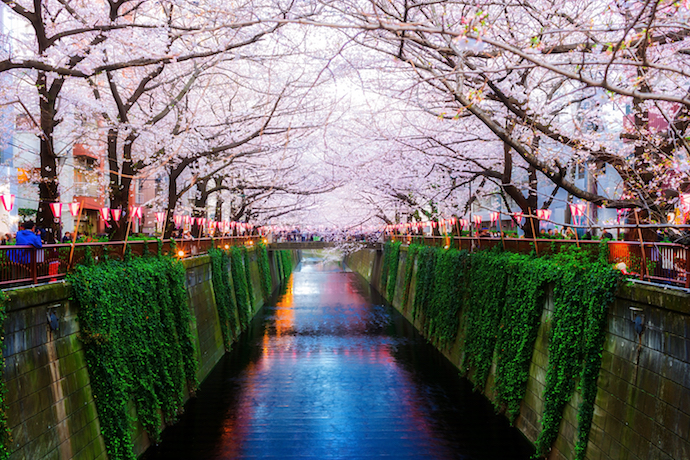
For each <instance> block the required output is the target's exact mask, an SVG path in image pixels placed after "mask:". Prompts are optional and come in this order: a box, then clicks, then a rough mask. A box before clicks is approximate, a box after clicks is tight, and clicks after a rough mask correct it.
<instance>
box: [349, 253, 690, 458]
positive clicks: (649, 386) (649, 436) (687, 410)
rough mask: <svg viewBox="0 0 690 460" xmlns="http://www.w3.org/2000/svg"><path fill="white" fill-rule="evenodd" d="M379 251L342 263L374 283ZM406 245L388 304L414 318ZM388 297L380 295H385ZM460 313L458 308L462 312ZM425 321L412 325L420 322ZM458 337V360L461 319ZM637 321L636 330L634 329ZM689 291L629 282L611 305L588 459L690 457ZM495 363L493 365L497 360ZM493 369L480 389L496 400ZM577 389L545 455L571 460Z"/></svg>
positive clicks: (543, 339) (544, 341)
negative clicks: (407, 289) (407, 280)
mask: <svg viewBox="0 0 690 460" xmlns="http://www.w3.org/2000/svg"><path fill="white" fill-rule="evenodd" d="M382 255H383V253H382V251H376V250H361V251H358V252H355V253H353V254H350V255H349V256H347V257H346V264H347V265H348V266H349V267H350V268H351V269H352V270H353V271H355V272H357V273H359V274H360V275H362V276H363V277H364V278H365V279H366V280H367V281H369V282H370V283H371V284H372V285H373V286H374V287H375V288H377V289H378V288H379V281H380V279H381V266H382ZM405 259H406V250H405V248H402V249H401V252H400V263H399V266H398V276H397V277H396V280H397V285H396V289H395V298H394V299H389V301H390V302H391V303H392V304H393V306H394V307H395V308H396V309H397V310H399V311H400V312H401V313H402V314H403V315H404V316H405V317H406V318H407V319H408V320H410V321H412V314H411V313H412V312H411V310H412V308H411V307H412V305H411V304H412V299H414V292H415V276H414V273H416V267H415V269H414V270H415V272H413V278H412V284H411V286H410V293H409V299H410V300H409V301H408V303H407V304H406V305H402V304H401V303H402V297H403V296H402V291H403V288H404V278H405V276H404V274H405V262H406V260H405ZM382 294H384V295H385V293H382ZM552 313H553V299H552V296H551V295H547V298H546V305H545V308H544V312H543V315H542V321H541V325H540V328H539V335H538V338H537V341H536V343H535V346H534V352H533V355H532V362H531V366H530V376H529V380H528V384H527V393H526V395H525V398H524V400H523V401H522V405H521V410H520V415H519V417H518V418H517V419H516V421H515V426H516V427H517V428H518V429H519V430H520V431H521V432H522V433H523V434H524V435H525V436H526V437H527V438H528V439H529V440H530V441H532V442H534V441H536V439H537V436H538V434H539V432H540V431H541V417H542V412H543V407H544V401H543V397H542V393H543V390H544V386H545V376H546V369H547V366H548V359H549V357H548V341H549V336H550V331H551V325H550V318H551V315H552ZM461 315H462V313H461ZM421 324H422V318H418V319H417V321H416V322H415V326H416V327H417V329H418V330H422V327H421ZM460 324H461V326H460V329H461V330H460V334H458V339H457V340H456V341H455V343H453V344H452V345H450V346H449V347H448V348H444V349H440V351H441V352H443V353H444V355H445V356H446V357H447V358H448V359H449V360H450V361H451V362H452V363H453V364H455V365H456V366H459V364H460V363H461V362H462V356H463V348H462V342H463V331H462V321H461V323H460ZM636 326H637V327H636ZM689 338H690V294H688V293H687V292H685V291H682V290H677V289H671V288H669V289H664V288H663V287H659V286H652V285H646V284H642V283H632V284H630V285H626V286H623V287H622V288H621V289H620V291H619V292H618V294H617V296H616V299H615V301H614V303H613V304H612V305H611V307H610V309H609V315H608V324H607V331H606V342H605V345H604V351H603V357H602V367H601V370H600V374H599V379H598V390H597V397H596V401H595V407H594V420H593V424H592V428H591V431H590V437H589V443H588V446H587V453H586V458H588V459H639V460H646V459H689V458H690V441H689V435H690V339H689ZM494 367H495V363H494ZM492 386H493V369H492V373H491V375H490V376H489V379H488V382H487V385H486V387H485V388H484V394H485V395H486V396H487V397H488V398H489V399H492V398H493V395H492V393H493V391H492ZM580 400H581V398H580V395H579V393H578V392H577V391H576V392H575V394H574V395H573V397H572V399H571V400H570V402H569V404H568V405H567V407H566V409H565V411H564V417H563V421H562V423H561V426H560V431H559V436H558V438H557V440H556V442H555V443H554V446H553V449H552V451H551V453H550V455H549V458H550V459H568V460H570V459H573V458H575V455H574V452H573V449H574V445H575V442H576V436H577V408H578V405H579V402H580Z"/></svg>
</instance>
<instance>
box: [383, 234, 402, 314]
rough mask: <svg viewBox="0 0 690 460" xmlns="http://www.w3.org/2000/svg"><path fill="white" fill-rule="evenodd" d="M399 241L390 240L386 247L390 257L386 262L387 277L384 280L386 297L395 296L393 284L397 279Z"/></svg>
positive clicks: (391, 297)
mask: <svg viewBox="0 0 690 460" xmlns="http://www.w3.org/2000/svg"><path fill="white" fill-rule="evenodd" d="M401 245H402V243H401V242H400V241H396V242H392V243H391V244H390V245H389V246H388V248H387V253H386V255H387V256H388V258H389V259H390V260H389V262H388V279H387V280H386V287H387V292H388V298H389V299H391V301H392V300H393V298H394V296H395V285H396V283H397V280H398V267H399V266H400V246H401Z"/></svg>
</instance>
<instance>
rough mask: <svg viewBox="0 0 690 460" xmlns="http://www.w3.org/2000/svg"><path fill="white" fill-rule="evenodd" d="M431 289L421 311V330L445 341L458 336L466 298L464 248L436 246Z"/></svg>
mask: <svg viewBox="0 0 690 460" xmlns="http://www.w3.org/2000/svg"><path fill="white" fill-rule="evenodd" d="M435 252H436V268H435V270H434V272H435V273H434V290H433V296H432V297H431V301H430V302H429V305H428V308H427V311H426V312H425V314H424V333H425V334H426V336H427V337H434V338H435V340H436V341H437V343H440V344H443V345H446V344H448V343H450V342H452V341H453V340H455V338H456V337H457V334H458V330H459V327H460V311H461V309H462V307H463V301H464V298H465V289H464V287H465V286H464V283H463V280H464V277H465V276H466V273H467V270H466V264H467V260H468V253H467V251H457V250H455V249H451V250H449V251H441V250H438V249H437V250H435Z"/></svg>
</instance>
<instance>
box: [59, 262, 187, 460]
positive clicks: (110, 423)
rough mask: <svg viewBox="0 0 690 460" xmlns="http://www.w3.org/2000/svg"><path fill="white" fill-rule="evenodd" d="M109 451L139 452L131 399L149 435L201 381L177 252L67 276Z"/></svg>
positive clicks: (126, 455) (116, 455)
mask: <svg viewBox="0 0 690 460" xmlns="http://www.w3.org/2000/svg"><path fill="white" fill-rule="evenodd" d="M68 280H69V282H70V285H71V286H72V289H73V292H74V297H75V299H76V300H77V302H78V303H79V306H80V308H79V313H78V319H79V325H80V329H81V333H80V338H81V340H82V342H83V344H84V352H85V355H86V361H87V365H88V369H89V375H90V380H91V387H92V389H93V392H94V398H95V400H96V407H97V410H98V416H99V420H100V424H101V429H102V433H103V436H104V439H105V443H106V448H107V451H108V456H109V458H112V459H135V458H136V456H135V454H134V443H133V440H132V423H133V419H132V417H131V416H130V414H129V403H130V401H133V402H134V406H135V408H136V414H137V418H138V419H139V421H140V422H141V423H142V425H143V426H144V429H145V430H146V431H147V433H148V434H149V436H150V437H151V438H152V439H153V440H154V441H157V440H158V439H160V434H161V432H160V427H161V425H162V422H163V421H164V422H166V423H172V422H174V421H175V419H176V418H177V416H178V414H179V412H180V411H181V409H182V403H183V398H184V391H185V387H186V388H188V389H189V391H190V392H192V393H193V392H194V391H195V390H196V387H197V385H198V382H197V379H196V372H197V369H198V361H197V356H196V349H195V343H196V342H195V340H194V336H193V334H192V324H193V321H194V320H193V317H192V314H191V312H190V310H189V305H188V297H187V292H186V289H185V270H184V267H183V265H182V263H180V262H179V261H175V260H173V259H172V258H170V257H156V256H151V257H142V258H134V259H132V258H129V259H128V260H125V261H117V260H109V261H107V262H104V263H101V264H98V265H91V266H86V265H81V266H78V267H76V269H75V270H74V272H73V273H71V274H70V275H69V276H68Z"/></svg>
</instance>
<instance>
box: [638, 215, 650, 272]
mask: <svg viewBox="0 0 690 460" xmlns="http://www.w3.org/2000/svg"><path fill="white" fill-rule="evenodd" d="M635 225H636V226H637V236H638V238H639V239H640V253H641V255H642V267H641V268H640V279H641V280H644V272H645V271H646V270H647V256H646V254H645V253H644V238H642V229H641V228H640V219H639V217H638V216H637V209H635ZM647 276H649V273H647Z"/></svg>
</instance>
